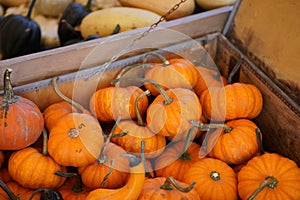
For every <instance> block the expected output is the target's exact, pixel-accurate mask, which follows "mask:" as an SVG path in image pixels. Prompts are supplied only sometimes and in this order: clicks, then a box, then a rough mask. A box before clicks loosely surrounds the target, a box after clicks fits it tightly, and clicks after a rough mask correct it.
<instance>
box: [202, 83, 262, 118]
mask: <svg viewBox="0 0 300 200" xmlns="http://www.w3.org/2000/svg"><path fill="white" fill-rule="evenodd" d="M200 103H201V105H202V106H203V114H204V116H205V117H206V118H208V119H210V120H212V121H224V120H225V121H226V120H232V119H238V118H248V119H253V118H255V117H257V116H258V115H259V114H260V112H261V110H262V107H263V98H262V94H261V92H260V91H259V89H258V88H257V87H256V86H254V85H252V84H246V83H233V84H228V85H225V86H224V87H210V88H209V89H207V90H205V91H203V92H202V94H201V96H200Z"/></svg>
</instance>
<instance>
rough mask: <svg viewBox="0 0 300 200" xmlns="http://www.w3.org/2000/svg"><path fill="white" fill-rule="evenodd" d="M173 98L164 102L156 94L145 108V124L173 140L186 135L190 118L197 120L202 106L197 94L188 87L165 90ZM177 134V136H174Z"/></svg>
mask: <svg viewBox="0 0 300 200" xmlns="http://www.w3.org/2000/svg"><path fill="white" fill-rule="evenodd" d="M166 93H167V95H168V96H169V97H170V98H172V99H173V101H172V102H171V103H170V104H168V105H167V104H164V98H163V96H162V95H158V96H157V97H156V98H155V99H154V101H153V102H152V103H151V104H150V105H149V107H148V109H147V118H146V120H147V124H148V126H149V128H150V129H151V130H152V131H153V132H154V133H157V134H159V135H162V136H166V137H171V138H172V139H174V140H180V139H182V137H181V136H184V137H186V136H185V135H183V133H185V132H187V131H188V129H189V128H191V125H190V123H189V121H190V120H199V119H200V118H201V116H202V108H201V105H200V102H199V99H198V97H197V95H196V94H195V93H194V92H193V91H191V90H188V89H183V88H175V89H170V90H167V91H166ZM176 136H178V137H176Z"/></svg>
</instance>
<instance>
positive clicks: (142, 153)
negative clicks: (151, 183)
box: [141, 140, 153, 178]
mask: <svg viewBox="0 0 300 200" xmlns="http://www.w3.org/2000/svg"><path fill="white" fill-rule="evenodd" d="M141 160H142V162H143V164H144V168H145V172H146V174H145V175H146V177H148V178H153V177H152V175H151V173H150V172H149V168H148V165H147V163H146V158H145V141H144V140H142V141H141Z"/></svg>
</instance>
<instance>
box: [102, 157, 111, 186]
mask: <svg viewBox="0 0 300 200" xmlns="http://www.w3.org/2000/svg"><path fill="white" fill-rule="evenodd" d="M114 163H115V160H114V159H111V160H110V166H109V170H108V172H107V173H106V174H105V176H104V177H103V180H102V181H101V184H100V188H103V187H104V185H105V183H106V180H107V179H108V177H109V175H110V174H111V173H112V171H113V167H114Z"/></svg>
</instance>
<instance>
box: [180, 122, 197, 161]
mask: <svg viewBox="0 0 300 200" xmlns="http://www.w3.org/2000/svg"><path fill="white" fill-rule="evenodd" d="M193 130H194V127H192V128H190V129H189V131H188V134H187V136H186V140H185V143H184V147H183V154H182V155H181V156H180V157H179V159H180V160H183V161H185V160H191V156H190V154H189V153H187V150H188V148H189V145H190V142H191V137H192V133H193V132H192V131H193Z"/></svg>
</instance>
